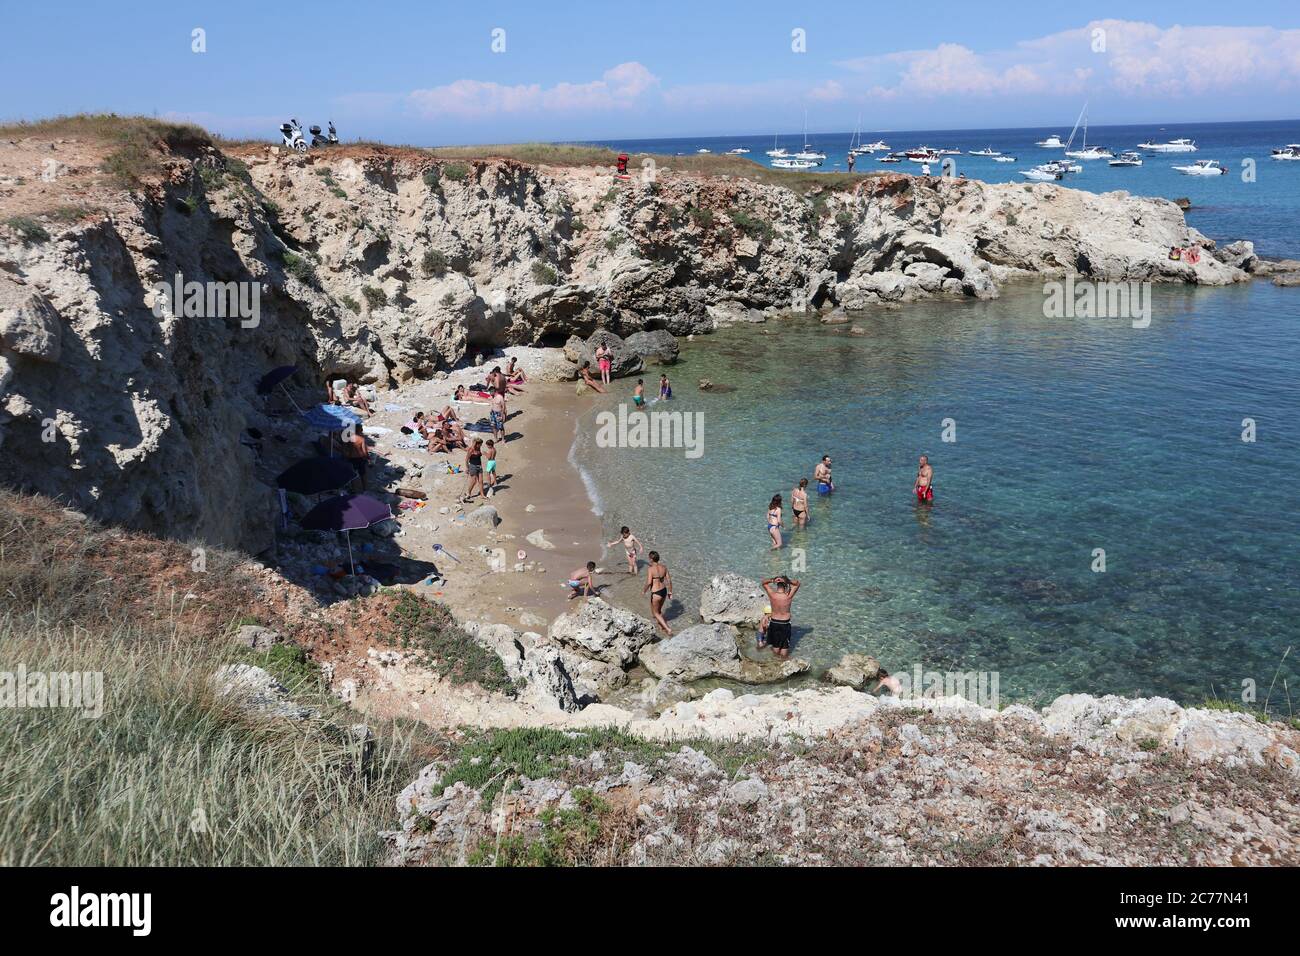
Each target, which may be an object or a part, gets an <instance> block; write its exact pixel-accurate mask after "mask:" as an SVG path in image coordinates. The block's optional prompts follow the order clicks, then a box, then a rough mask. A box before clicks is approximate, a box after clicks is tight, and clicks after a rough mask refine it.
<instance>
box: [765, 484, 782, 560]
mask: <svg viewBox="0 0 1300 956" xmlns="http://www.w3.org/2000/svg"><path fill="white" fill-rule="evenodd" d="M767 533H768V534H769V535H771V536H772V550H773V551H779V550H780V549H781V496H780V495H773V496H772V500H771V501H769V502H768V503H767Z"/></svg>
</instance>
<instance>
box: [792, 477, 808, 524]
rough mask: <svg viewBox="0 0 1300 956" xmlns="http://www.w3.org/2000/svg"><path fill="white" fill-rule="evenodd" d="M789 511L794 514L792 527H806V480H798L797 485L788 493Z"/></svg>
mask: <svg viewBox="0 0 1300 956" xmlns="http://www.w3.org/2000/svg"><path fill="white" fill-rule="evenodd" d="M790 510H791V511H793V512H794V526H795V527H796V528H806V527H808V479H807V478H800V479H799V485H798V487H797V488H795V489H794V491H792V492H790Z"/></svg>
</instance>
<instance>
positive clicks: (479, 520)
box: [465, 505, 501, 528]
mask: <svg viewBox="0 0 1300 956" xmlns="http://www.w3.org/2000/svg"><path fill="white" fill-rule="evenodd" d="M500 523H501V518H500V517H499V516H498V515H497V509H496V508H494V507H492V506H491V505H479V506H478V507H477V508H475V509H474V510H473V511H471V512H469V513H468V514H466V515H465V524H466V525H468V526H469V527H471V528H495V527H496V526H497V525H498V524H500Z"/></svg>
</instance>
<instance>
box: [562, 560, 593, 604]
mask: <svg viewBox="0 0 1300 956" xmlns="http://www.w3.org/2000/svg"><path fill="white" fill-rule="evenodd" d="M595 573H596V562H595V561H588V562H587V566H586V567H585V568H578V570H576V571H574V572H573V573H572V574H570V575H569V580H568V581H567V582H565V583H566V584H567V585H568V588H569V600H570V601H572V600H573V599H574V598H576V597H582V596H583V595H588V596H592V597H594V596H595V594H596V584H595V581H594V580H593V579H592V575H593V574H595Z"/></svg>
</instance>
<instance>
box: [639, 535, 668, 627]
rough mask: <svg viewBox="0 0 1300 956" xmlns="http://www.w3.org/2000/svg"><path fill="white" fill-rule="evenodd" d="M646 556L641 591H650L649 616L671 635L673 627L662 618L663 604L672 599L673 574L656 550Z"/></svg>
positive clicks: (643, 592)
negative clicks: (647, 565) (648, 562)
mask: <svg viewBox="0 0 1300 956" xmlns="http://www.w3.org/2000/svg"><path fill="white" fill-rule="evenodd" d="M646 557H647V558H649V559H650V566H649V567H648V568H646V572H645V587H643V588H642V589H641V593H642V594H645V593H646V592H647V591H649V592H650V616H651V617H653V618H654V619H655V623H656V624H658V625H659V627H660V628H661V629H662V630H663V632H664V633H665V634H667V635H668V636H669V637H672V634H673V629H672V628H671V627H669V626H668V622H667V621H665V620H664V604H666V603H667V602H668V601H670V600H672V596H673V576H672V575H671V574H669V573H668V566H667V565H666V564H663V563H662V562H660V560H659V552H658V551H651V552H650V553H649V554H647V555H646Z"/></svg>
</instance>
